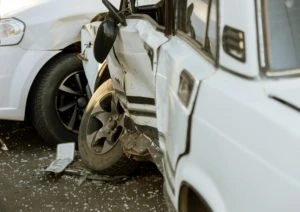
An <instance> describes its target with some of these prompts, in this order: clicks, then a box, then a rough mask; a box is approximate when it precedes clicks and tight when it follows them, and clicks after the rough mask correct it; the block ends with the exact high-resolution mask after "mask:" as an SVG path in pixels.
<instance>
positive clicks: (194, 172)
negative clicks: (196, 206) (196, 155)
mask: <svg viewBox="0 0 300 212" xmlns="http://www.w3.org/2000/svg"><path fill="white" fill-rule="evenodd" d="M184 187H187V188H188V189H189V190H188V191H193V192H194V193H195V194H196V195H197V197H198V198H199V199H200V200H201V201H202V202H203V206H205V204H207V205H206V207H207V206H208V209H207V210H204V211H205V212H228V210H227V207H226V204H225V200H224V198H223V197H222V194H221V193H220V191H219V189H218V187H217V184H216V183H215V182H214V180H213V179H212V178H211V177H210V176H208V175H207V173H206V172H205V171H203V170H202V169H200V168H199V165H197V164H194V163H193V162H192V161H188V160H187V158H183V159H182V160H181V161H180V164H179V165H178V168H177V170H176V177H175V199H176V201H175V204H176V207H177V208H179V207H180V195H181V191H182V190H181V189H182V188H184Z"/></svg>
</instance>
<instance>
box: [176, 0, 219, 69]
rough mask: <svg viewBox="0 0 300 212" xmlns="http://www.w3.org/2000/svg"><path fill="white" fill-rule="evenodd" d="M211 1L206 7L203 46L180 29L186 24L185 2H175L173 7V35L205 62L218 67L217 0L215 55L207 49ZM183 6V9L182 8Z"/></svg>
mask: <svg viewBox="0 0 300 212" xmlns="http://www.w3.org/2000/svg"><path fill="white" fill-rule="evenodd" d="M212 1H213V0H209V5H208V12H207V22H206V24H205V38H204V45H202V44H201V43H200V42H199V41H197V40H196V39H194V38H191V37H190V36H189V35H188V34H187V33H186V32H184V31H183V30H182V29H180V28H183V26H184V23H185V22H186V15H185V14H186V8H187V0H177V1H176V2H177V4H176V6H175V8H174V9H175V14H176V15H174V23H175V35H177V36H178V37H179V38H181V39H183V40H184V41H185V42H186V43H188V45H190V46H191V47H192V48H193V49H195V50H196V51H197V52H198V53H200V54H201V55H202V56H203V57H204V58H206V60H207V61H209V62H210V63H212V64H214V65H215V66H218V65H219V64H218V61H219V50H220V36H219V35H220V34H219V33H220V30H219V28H220V27H219V24H220V20H219V17H220V14H219V13H220V12H219V10H220V8H219V0H214V1H216V55H215V56H214V55H213V54H212V53H210V52H209V51H208V50H207V48H208V45H209V44H208V40H209V39H208V38H209V36H208V34H209V26H210V15H211V7H212V5H213V4H212ZM182 5H184V7H183V6H182Z"/></svg>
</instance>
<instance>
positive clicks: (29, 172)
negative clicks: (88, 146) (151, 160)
mask: <svg viewBox="0 0 300 212" xmlns="http://www.w3.org/2000/svg"><path fill="white" fill-rule="evenodd" d="M0 138H1V139H2V140H3V141H4V142H5V144H6V145H7V147H8V151H3V150H1V149H0V173H1V174H0V212H14V211H20V212H21V211H43V212H45V211H101V212H102V211H104V212H105V211H113V212H114V211H116V212H119V211H132V212H134V211H144V212H147V211H157V212H159V211H167V209H166V205H165V202H164V198H163V185H162V184H163V179H162V176H161V175H160V173H159V172H158V171H157V169H156V168H155V167H154V166H151V165H145V164H144V165H142V166H141V168H140V169H139V171H138V173H137V174H136V175H135V176H131V177H129V178H120V179H113V178H106V177H105V176H99V175H95V174H91V176H92V177H94V178H97V179H94V180H91V179H86V180H84V177H83V176H82V175H80V174H79V175H73V174H72V173H63V174H62V175H51V174H47V173H44V172H40V170H41V169H43V168H44V167H46V166H48V165H49V164H50V163H51V161H53V160H54V159H55V156H56V155H55V152H56V149H55V148H50V147H48V146H47V145H44V144H43V141H42V139H41V138H40V137H39V136H38V135H37V134H36V132H35V131H34V129H32V128H31V127H28V126H25V125H24V123H22V122H7V121H0ZM69 170H71V171H72V170H77V171H78V170H82V165H81V163H80V157H79V156H77V157H76V159H75V162H74V163H73V164H72V165H71V166H70V167H69ZM98 178H101V179H102V178H103V179H104V180H103V179H102V180H99V179H98Z"/></svg>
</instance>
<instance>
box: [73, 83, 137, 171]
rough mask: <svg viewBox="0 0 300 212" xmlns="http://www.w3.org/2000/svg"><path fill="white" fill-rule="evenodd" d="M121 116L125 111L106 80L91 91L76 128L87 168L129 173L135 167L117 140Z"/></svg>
mask: <svg viewBox="0 0 300 212" xmlns="http://www.w3.org/2000/svg"><path fill="white" fill-rule="evenodd" d="M112 102H114V103H112ZM113 105H114V106H113ZM122 116H123V117H122ZM122 119H124V111H123V109H122V108H121V106H120V104H119V103H118V102H117V100H116V97H115V94H114V92H113V87H112V82H111V80H110V79H109V80H107V81H106V82H104V83H103V84H102V85H101V86H100V87H99V88H98V89H97V90H96V92H95V93H94V94H93V96H92V98H91V99H90V101H89V104H88V106H87V109H86V111H85V113H84V115H83V118H82V122H81V125H80V129H79V136H78V147H79V152H80V155H81V157H82V161H83V163H84V164H85V165H86V166H87V167H88V168H90V169H92V170H93V171H97V172H100V173H102V174H107V175H129V174H131V173H133V171H134V170H135V169H136V167H137V162H136V161H134V160H131V159H129V158H128V157H126V156H125V154H124V152H123V149H122V145H121V142H120V141H119V137H120V136H121V134H122V133H123V129H124V127H123V129H121V128H122ZM108 126H111V127H108ZM120 129H121V130H120ZM105 146H107V148H106V149H105V148H104V147H105Z"/></svg>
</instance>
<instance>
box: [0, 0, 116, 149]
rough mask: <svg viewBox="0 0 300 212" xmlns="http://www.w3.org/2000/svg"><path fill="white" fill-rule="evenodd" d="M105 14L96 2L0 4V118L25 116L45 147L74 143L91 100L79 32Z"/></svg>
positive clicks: (18, 0) (8, 0) (19, 1)
mask: <svg viewBox="0 0 300 212" xmlns="http://www.w3.org/2000/svg"><path fill="white" fill-rule="evenodd" d="M118 2H119V1H115V3H116V4H118ZM106 11H107V9H106V8H105V7H104V6H103V4H101V2H100V1H99V0H87V1H83V0H25V1H23V0H3V1H1V3H0V119H7V120H24V119H25V118H29V119H31V120H32V122H33V125H34V126H35V128H36V129H37V131H38V132H39V134H40V135H41V136H42V137H43V138H44V139H45V141H47V142H48V143H52V144H55V143H59V142H66V141H76V140H77V132H78V128H79V124H80V120H81V117H82V114H83V111H84V109H85V106H86V104H87V102H88V99H89V97H90V91H89V87H88V84H87V80H86V77H85V74H84V72H83V67H82V63H81V60H80V59H78V57H77V55H78V54H79V53H80V30H81V28H82V26H83V25H84V24H86V23H88V22H91V21H94V20H97V18H98V16H97V14H99V13H104V12H106ZM79 58H80V57H79ZM81 59H82V58H81Z"/></svg>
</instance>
